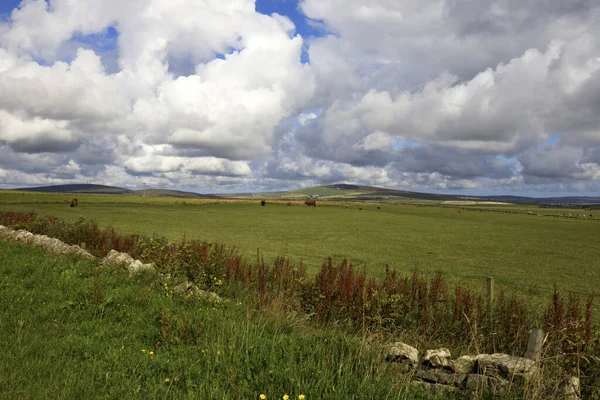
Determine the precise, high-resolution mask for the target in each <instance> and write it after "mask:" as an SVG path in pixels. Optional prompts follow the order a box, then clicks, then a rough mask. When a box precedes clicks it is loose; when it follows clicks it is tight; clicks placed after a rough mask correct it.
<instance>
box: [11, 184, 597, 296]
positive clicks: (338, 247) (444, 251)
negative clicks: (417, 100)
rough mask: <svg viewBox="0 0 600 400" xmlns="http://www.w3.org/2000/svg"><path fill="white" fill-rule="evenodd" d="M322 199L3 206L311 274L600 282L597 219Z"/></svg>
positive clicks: (588, 289) (574, 287)
mask: <svg viewBox="0 0 600 400" xmlns="http://www.w3.org/2000/svg"><path fill="white" fill-rule="evenodd" d="M72 197H77V198H78V200H79V206H78V207H75V208H70V207H69V204H68V202H69V201H70V199H71V198H72ZM317 204H318V206H317V207H316V208H313V207H306V206H304V205H301V204H300V203H294V204H293V205H292V206H287V205H286V202H283V203H281V204H275V203H271V202H269V203H268V204H267V205H266V206H265V207H261V206H260V201H259V200H253V201H240V202H236V201H233V200H205V199H201V200H189V199H185V200H182V199H164V198H149V199H145V200H144V199H142V198H140V197H123V196H102V195H82V196H80V195H78V196H73V195H55V194H28V193H24V192H22V193H12V192H7V191H4V192H1V193H0V210H2V211H31V210H35V211H36V212H37V213H39V214H41V215H53V216H57V217H61V218H66V219H70V220H74V219H77V218H80V217H83V218H87V219H93V220H95V221H97V222H98V223H99V224H100V225H103V226H106V225H111V226H113V227H115V228H116V229H119V230H121V231H123V232H127V233H133V232H140V233H149V234H152V233H155V234H158V235H162V236H166V237H168V238H170V239H172V240H178V239H180V238H181V237H182V236H183V235H184V234H185V235H186V237H187V238H190V239H191V238H196V239H205V240H207V241H219V242H222V243H225V244H227V245H231V246H236V247H237V248H238V249H239V250H240V252H241V253H242V254H244V255H246V256H247V257H249V258H250V259H255V258H256V253H257V248H260V250H261V252H262V255H263V257H264V259H265V261H270V260H272V259H273V258H275V257H276V256H281V255H284V256H288V257H290V258H291V259H292V260H294V261H302V262H303V263H305V265H306V266H307V267H308V270H309V272H311V271H315V270H316V269H317V268H318V267H319V266H320V265H321V263H322V262H323V261H324V260H325V259H326V258H327V257H333V258H334V259H335V260H341V259H343V258H347V259H349V260H351V261H352V262H353V263H354V264H355V265H356V266H359V267H361V268H366V271H367V273H368V274H370V275H373V276H376V277H381V276H383V274H384V271H385V265H386V264H388V265H390V266H391V267H396V268H397V269H399V270H402V271H410V270H412V269H418V270H420V271H423V272H431V273H433V272H437V271H441V272H444V273H446V274H448V275H449V276H455V277H456V279H464V280H466V281H468V282H475V284H478V285H479V284H480V283H478V282H482V280H483V278H485V277H486V276H492V277H494V278H495V280H496V284H497V285H498V286H501V287H507V288H515V287H516V288H517V289H519V290H520V289H523V290H526V291H528V292H529V293H531V292H533V293H534V294H544V295H546V294H548V293H549V292H550V291H551V288H552V286H553V284H554V283H555V282H556V283H558V284H559V287H560V288H561V289H564V290H569V291H576V292H580V293H594V292H597V291H598V289H597V288H598V287H600V246H598V238H600V221H598V220H593V219H589V218H587V219H586V218H580V219H566V218H552V217H544V216H539V215H516V214H504V213H496V212H476V211H463V212H462V213H458V212H457V209H455V208H441V207H417V206H414V205H403V204H374V203H373V204H369V203H348V204H350V208H348V209H346V208H344V204H343V203H341V202H340V203H335V202H331V203H328V204H325V203H323V202H319V201H317ZM378 207H380V208H379V209H378ZM506 207H509V206H503V207H502V209H504V208H506ZM512 207H515V208H513V209H515V210H530V209H531V208H527V207H524V206H512ZM359 208H362V210H359ZM486 208H489V207H486ZM540 210H541V209H540ZM541 211H543V213H546V214H548V213H559V212H564V210H559V211H557V210H547V209H544V210H541ZM540 213H541V212H540ZM481 285H483V283H481ZM531 286H533V287H534V288H531Z"/></svg>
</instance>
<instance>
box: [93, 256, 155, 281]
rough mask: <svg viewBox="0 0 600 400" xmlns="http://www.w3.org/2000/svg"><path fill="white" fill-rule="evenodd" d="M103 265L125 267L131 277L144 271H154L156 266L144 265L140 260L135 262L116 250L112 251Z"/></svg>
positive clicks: (103, 261)
mask: <svg viewBox="0 0 600 400" xmlns="http://www.w3.org/2000/svg"><path fill="white" fill-rule="evenodd" d="M102 264H103V265H125V267H126V268H127V271H129V275H133V274H135V273H136V272H140V271H144V270H153V269H154V264H144V263H142V262H141V261H140V260H134V259H133V257H131V256H130V255H129V254H127V253H121V252H119V251H116V250H111V251H110V252H109V253H108V254H107V255H106V257H104V259H103V260H102Z"/></svg>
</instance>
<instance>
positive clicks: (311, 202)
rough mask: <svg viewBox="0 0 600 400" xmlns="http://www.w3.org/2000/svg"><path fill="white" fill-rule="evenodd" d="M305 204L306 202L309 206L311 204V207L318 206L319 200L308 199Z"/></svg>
mask: <svg viewBox="0 0 600 400" xmlns="http://www.w3.org/2000/svg"><path fill="white" fill-rule="evenodd" d="M304 204H306V205H307V206H309V207H311V206H312V207H316V206H317V202H316V201H314V200H306V201H305V202H304Z"/></svg>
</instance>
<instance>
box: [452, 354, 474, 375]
mask: <svg viewBox="0 0 600 400" xmlns="http://www.w3.org/2000/svg"><path fill="white" fill-rule="evenodd" d="M475 362H476V358H475V357H473V356H460V357H458V358H457V359H456V360H450V365H449V366H448V368H449V369H450V370H452V371H454V372H456V373H460V374H470V373H471V372H474V371H475Z"/></svg>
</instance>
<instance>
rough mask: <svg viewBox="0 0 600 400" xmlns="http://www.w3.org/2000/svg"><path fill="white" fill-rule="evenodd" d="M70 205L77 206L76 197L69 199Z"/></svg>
mask: <svg viewBox="0 0 600 400" xmlns="http://www.w3.org/2000/svg"><path fill="white" fill-rule="evenodd" d="M71 207H77V199H73V200H71Z"/></svg>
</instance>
